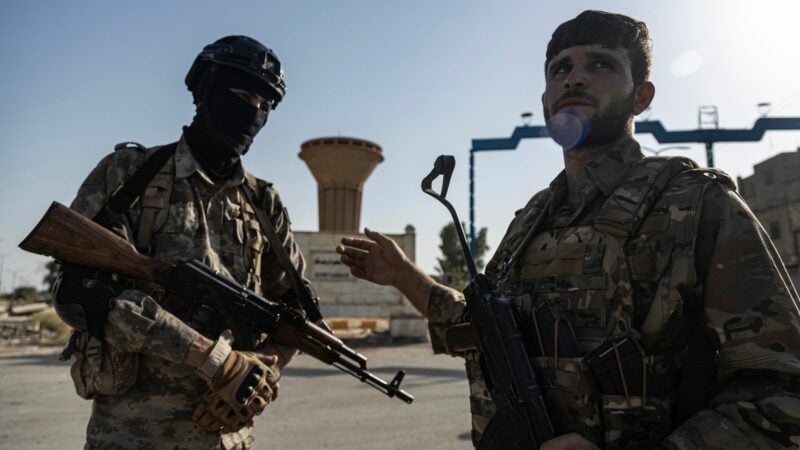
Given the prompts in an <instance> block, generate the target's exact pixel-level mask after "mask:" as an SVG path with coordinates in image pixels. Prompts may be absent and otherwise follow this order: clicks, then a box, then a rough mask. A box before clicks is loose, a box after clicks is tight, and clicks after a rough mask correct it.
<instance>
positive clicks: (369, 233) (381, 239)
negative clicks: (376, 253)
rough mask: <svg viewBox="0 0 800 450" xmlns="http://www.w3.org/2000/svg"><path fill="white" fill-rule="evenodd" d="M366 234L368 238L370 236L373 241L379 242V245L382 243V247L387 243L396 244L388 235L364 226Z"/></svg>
mask: <svg viewBox="0 0 800 450" xmlns="http://www.w3.org/2000/svg"><path fill="white" fill-rule="evenodd" d="M364 234H365V235H366V236H367V237H368V238H370V239H372V240H373V241H375V242H377V243H378V245H380V246H381V247H383V246H384V245H387V244H394V241H393V240H391V239H389V238H388V237H386V236H384V235H383V234H381V233H378V232H377V231H372V230H370V229H369V228H364Z"/></svg>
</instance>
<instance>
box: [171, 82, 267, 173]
mask: <svg viewBox="0 0 800 450" xmlns="http://www.w3.org/2000/svg"><path fill="white" fill-rule="evenodd" d="M230 88H237V89H241V90H244V91H247V92H250V93H254V94H258V95H260V96H261V97H263V98H265V99H271V98H273V97H274V93H273V92H272V91H271V90H270V89H269V88H268V87H267V86H266V85H265V83H263V82H261V81H259V80H258V79H257V78H255V77H252V76H250V75H248V74H246V73H244V72H241V71H237V70H234V69H229V68H226V67H220V68H218V69H217V70H214V71H210V72H209V73H207V74H205V76H204V77H203V79H202V80H201V81H200V84H199V85H198V88H197V92H195V93H194V95H195V103H196V104H197V111H196V113H195V116H194V119H193V120H192V123H191V125H189V126H188V127H185V128H184V134H185V136H186V139H187V141H188V142H189V146H190V147H191V149H192V154H193V155H194V157H195V159H197V161H198V162H199V163H200V165H201V166H202V167H203V169H204V170H205V172H206V173H207V174H208V175H209V176H210V177H211V178H212V179H213V180H214V181H215V182H216V181H220V180H225V179H227V178H229V177H230V176H231V175H233V173H234V172H235V171H236V168H237V167H238V166H239V158H240V157H241V156H242V155H244V154H245V153H247V150H248V149H249V148H250V144H252V142H253V138H254V137H255V136H256V134H258V132H259V131H260V130H261V128H263V127H264V124H266V123H267V116H268V112H267V111H264V110H262V109H259V108H256V107H255V106H253V105H252V104H250V103H249V102H247V101H245V100H243V99H241V98H240V97H239V96H237V95H236V94H234V93H233V92H231V91H230V90H229V89H230Z"/></svg>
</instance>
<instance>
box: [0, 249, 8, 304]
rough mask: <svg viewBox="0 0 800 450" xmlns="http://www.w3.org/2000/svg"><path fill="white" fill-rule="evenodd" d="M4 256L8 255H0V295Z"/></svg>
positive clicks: (1, 292) (0, 291)
mask: <svg viewBox="0 0 800 450" xmlns="http://www.w3.org/2000/svg"><path fill="white" fill-rule="evenodd" d="M6 256H8V255H0V295H2V294H3V268H4V265H5V264H4V263H5V262H6Z"/></svg>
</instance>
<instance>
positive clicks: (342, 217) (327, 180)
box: [299, 137, 383, 232]
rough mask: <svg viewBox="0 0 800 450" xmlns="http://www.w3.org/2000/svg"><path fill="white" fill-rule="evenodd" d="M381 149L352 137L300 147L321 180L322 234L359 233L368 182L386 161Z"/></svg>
mask: <svg viewBox="0 0 800 450" xmlns="http://www.w3.org/2000/svg"><path fill="white" fill-rule="evenodd" d="M381 152H382V150H381V147H380V146H379V145H378V144H375V143H374V142H370V141H366V140H364V139H357V138H351V137H323V138H317V139H311V140H309V141H306V142H304V143H303V144H302V145H301V146H300V155H299V156H300V159H302V160H303V161H305V162H306V164H308V168H309V169H311V173H312V174H313V175H314V178H316V180H317V192H318V195H319V231H339V232H342V231H343V232H357V231H358V229H359V221H360V218H361V193H362V192H363V190H364V182H366V181H367V178H368V177H369V175H370V174H371V173H372V171H373V170H374V169H375V166H377V165H378V164H380V163H381V162H382V161H383V156H382V155H381Z"/></svg>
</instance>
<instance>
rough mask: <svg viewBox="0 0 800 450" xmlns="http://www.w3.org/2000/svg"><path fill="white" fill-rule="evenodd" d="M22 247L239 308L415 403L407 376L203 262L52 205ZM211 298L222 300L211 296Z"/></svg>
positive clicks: (279, 334) (281, 338)
mask: <svg viewBox="0 0 800 450" xmlns="http://www.w3.org/2000/svg"><path fill="white" fill-rule="evenodd" d="M19 246H20V248H22V249H23V250H26V251H29V252H31V253H36V254H39V255H44V256H51V257H53V258H56V259H58V260H60V261H62V262H66V263H70V264H74V265H79V266H85V267H90V268H93V269H97V270H102V271H106V272H113V273H117V274H119V275H123V276H125V277H128V278H135V279H139V280H144V281H151V282H155V283H159V284H161V285H163V286H164V287H165V288H167V289H168V290H171V291H173V292H174V293H176V294H178V296H182V297H184V298H187V299H197V300H199V301H201V302H204V303H205V304H207V305H210V306H212V307H215V308H219V309H218V310H220V311H224V310H226V308H227V309H229V310H230V311H229V312H232V313H235V311H233V308H236V307H237V305H238V307H239V308H243V309H244V310H245V311H244V313H245V314H246V315H247V316H248V317H249V318H250V319H253V318H254V316H257V315H259V314H261V315H260V316H259V317H261V318H262V319H263V320H262V321H261V322H260V323H259V324H258V325H261V326H262V327H261V328H263V329H269V330H270V332H271V334H272V339H273V340H274V342H277V343H283V344H286V345H289V346H293V347H296V348H298V349H300V350H302V351H304V352H306V353H308V354H309V355H311V356H312V357H314V358H316V359H318V360H320V361H322V362H324V363H326V364H329V365H331V366H333V367H336V368H337V369H339V370H341V371H343V372H345V373H347V374H349V375H351V376H353V377H355V378H357V379H359V380H360V381H361V382H362V383H366V384H368V385H370V386H372V387H374V388H376V389H378V390H380V391H381V392H383V393H384V394H386V395H388V396H389V397H397V398H399V399H401V400H403V401H404V402H406V403H411V402H412V401H414V397H413V396H411V395H410V394H409V393H408V392H405V391H404V390H402V389H400V383H401V381H402V380H403V377H404V375H405V372H403V371H402V370H401V371H398V373H397V375H395V377H394V379H393V380H392V381H391V382H389V383H387V382H385V381H384V380H382V379H380V378H378V377H376V376H375V375H373V374H372V373H371V372H370V371H369V370H367V359H366V358H365V357H364V356H363V355H361V354H360V353H358V352H356V351H355V350H353V349H352V348H350V347H348V346H347V345H345V344H344V342H342V341H341V340H340V339H339V338H337V337H336V336H334V335H333V334H331V333H329V332H328V331H326V330H324V329H322V328H321V327H319V326H318V325H315V324H314V323H312V322H309V321H308V320H306V319H305V318H303V317H301V316H300V315H295V314H293V313H292V311H291V310H286V311H276V310H274V308H278V306H277V305H275V304H273V303H271V302H269V301H268V300H266V299H264V298H262V297H260V296H258V295H256V294H255V293H253V292H251V291H248V290H247V289H245V288H243V287H242V286H241V285H239V284H238V283H236V282H235V281H234V280H232V279H229V278H226V277H223V276H221V275H219V274H216V273H215V272H213V271H212V270H211V269H210V268H208V267H207V266H205V265H203V264H201V263H199V262H196V261H192V262H189V263H180V264H178V265H173V264H170V263H168V262H165V261H161V260H158V259H155V258H151V257H149V256H146V255H142V254H141V253H139V252H138V251H136V248H135V247H134V246H133V245H132V244H131V243H130V242H128V241H126V240H125V239H123V238H121V237H120V236H117V235H116V234H114V233H113V232H112V231H109V230H108V229H106V228H105V227H103V226H101V225H99V224H97V223H95V222H94V221H92V220H91V219H88V218H86V217H85V216H83V215H81V214H80V213H78V212H76V211H74V210H72V209H70V208H67V207H66V206H64V205H62V204H60V203H58V202H53V204H52V205H51V206H50V208H49V209H48V210H47V212H46V213H45V215H44V217H42V219H41V220H40V221H39V223H38V224H37V225H36V227H35V228H34V229H33V231H31V233H30V234H29V235H28V237H26V238H25V239H24V240H23V241H22V243H20V244H19ZM212 293H214V294H218V295H216V296H215V295H209V294H212ZM204 295H205V297H204ZM231 299H235V300H236V301H231ZM247 308H250V309H247ZM240 313H241V311H240ZM234 315H235V314H234Z"/></svg>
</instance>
